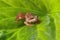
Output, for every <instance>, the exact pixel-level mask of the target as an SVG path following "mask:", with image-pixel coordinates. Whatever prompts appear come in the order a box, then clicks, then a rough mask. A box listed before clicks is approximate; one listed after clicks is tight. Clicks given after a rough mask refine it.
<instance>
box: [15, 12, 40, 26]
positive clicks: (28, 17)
mask: <svg viewBox="0 0 60 40" xmlns="http://www.w3.org/2000/svg"><path fill="white" fill-rule="evenodd" d="M21 19H24V24H25V25H27V26H33V24H34V23H39V22H40V20H39V19H38V16H36V15H32V13H31V12H27V13H26V14H25V15H24V14H23V13H19V14H18V15H17V17H16V20H17V21H18V20H21Z"/></svg>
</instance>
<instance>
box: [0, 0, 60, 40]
mask: <svg viewBox="0 0 60 40" xmlns="http://www.w3.org/2000/svg"><path fill="white" fill-rule="evenodd" d="M19 12H23V13H24V14H25V13H26V12H31V13H32V14H35V15H37V16H38V17H39V20H41V23H40V24H37V25H34V26H32V27H29V26H26V25H23V24H22V25H23V26H20V25H19V24H17V23H16V16H17V14H18V13H19ZM0 40H60V0H0Z"/></svg>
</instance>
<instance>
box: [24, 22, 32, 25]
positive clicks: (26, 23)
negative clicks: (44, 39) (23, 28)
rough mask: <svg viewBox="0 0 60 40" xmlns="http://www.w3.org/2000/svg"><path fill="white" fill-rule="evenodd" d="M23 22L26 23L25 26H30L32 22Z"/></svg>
mask: <svg viewBox="0 0 60 40" xmlns="http://www.w3.org/2000/svg"><path fill="white" fill-rule="evenodd" d="M24 24H25V25H27V26H32V24H30V23H28V22H26V21H25V22H24Z"/></svg>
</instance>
